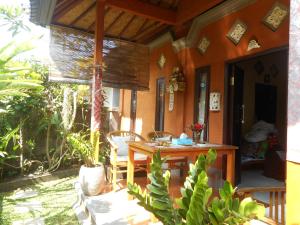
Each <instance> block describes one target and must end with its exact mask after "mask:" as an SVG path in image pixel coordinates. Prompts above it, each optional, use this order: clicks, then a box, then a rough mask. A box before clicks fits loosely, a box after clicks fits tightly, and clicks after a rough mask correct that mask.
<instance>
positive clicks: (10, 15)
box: [0, 5, 30, 36]
mask: <svg viewBox="0 0 300 225" xmlns="http://www.w3.org/2000/svg"><path fill="white" fill-rule="evenodd" d="M25 17H26V14H25V11H24V9H23V8H21V7H15V6H14V7H11V6H5V5H2V6H0V19H1V21H2V23H1V26H8V31H10V32H11V34H12V36H15V35H17V34H18V33H19V32H20V31H22V30H23V31H30V28H29V27H28V26H27V25H26V24H25V23H24V20H25Z"/></svg>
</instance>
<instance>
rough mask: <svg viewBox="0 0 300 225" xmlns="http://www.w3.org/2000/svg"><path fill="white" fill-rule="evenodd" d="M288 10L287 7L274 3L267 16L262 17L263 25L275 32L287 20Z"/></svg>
mask: <svg viewBox="0 0 300 225" xmlns="http://www.w3.org/2000/svg"><path fill="white" fill-rule="evenodd" d="M288 14H289V9H288V7H287V6H285V5H283V4H281V3H279V2H276V3H275V4H274V5H273V7H272V8H271V10H270V11H269V12H268V14H267V15H266V16H265V17H264V19H263V23H264V24H265V25H266V26H267V27H269V28H270V29H271V30H272V31H276V30H277V29H278V27H279V26H280V25H281V23H282V22H283V21H284V19H285V18H287V15H288Z"/></svg>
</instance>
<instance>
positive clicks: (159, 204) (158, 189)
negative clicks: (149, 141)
mask: <svg viewBox="0 0 300 225" xmlns="http://www.w3.org/2000/svg"><path fill="white" fill-rule="evenodd" d="M215 159H216V151H215V150H210V151H209V152H208V154H207V156H204V155H200V156H199V157H198V160H197V161H196V163H195V165H191V166H190V171H189V175H188V177H187V178H186V180H185V182H184V187H183V188H182V189H181V195H182V196H181V198H179V199H176V203H177V207H174V205H175V204H174V202H173V200H172V199H171V197H170V195H169V193H168V189H169V180H170V172H169V171H166V172H165V173H163V172H162V164H163V163H164V161H165V160H162V159H161V156H160V152H157V153H156V154H154V157H153V162H152V164H151V173H150V174H149V180H150V182H151V183H150V184H149V185H147V190H148V191H147V190H145V191H142V189H141V187H140V186H139V185H137V184H129V185H128V189H129V190H128V193H129V194H131V195H133V196H134V197H136V198H137V199H138V201H139V203H138V204H140V205H141V206H143V207H144V208H145V209H146V210H148V211H150V212H151V213H153V214H154V216H155V217H156V218H157V219H159V220H160V221H161V222H162V223H163V224H165V225H175V224H176V225H180V224H182V225H206V224H212V225H225V224H226V225H227V224H228V225H238V224H243V223H245V222H247V221H249V220H251V219H253V218H260V217H263V215H264V212H265V209H264V206H263V205H261V204H259V203H257V202H255V201H253V200H252V199H251V198H246V199H244V200H242V201H241V202H240V200H239V199H238V198H234V197H233V196H234V189H233V188H232V186H231V184H230V183H229V182H227V181H225V183H224V186H223V188H221V189H220V190H219V195H220V197H214V198H213V199H212V188H210V187H209V186H208V177H207V173H206V171H207V169H208V167H209V166H210V165H211V164H212V163H213V162H214V161H215Z"/></svg>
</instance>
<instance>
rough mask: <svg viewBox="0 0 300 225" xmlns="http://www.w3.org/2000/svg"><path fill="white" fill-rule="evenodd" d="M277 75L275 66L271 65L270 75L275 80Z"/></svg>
mask: <svg viewBox="0 0 300 225" xmlns="http://www.w3.org/2000/svg"><path fill="white" fill-rule="evenodd" d="M277 74H278V68H277V66H276V65H275V64H272V65H271V67H270V75H271V76H272V77H273V78H275V77H277Z"/></svg>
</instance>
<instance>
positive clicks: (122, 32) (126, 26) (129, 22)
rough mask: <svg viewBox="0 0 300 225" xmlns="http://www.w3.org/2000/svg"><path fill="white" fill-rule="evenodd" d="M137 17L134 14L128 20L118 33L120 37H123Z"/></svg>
mask: <svg viewBox="0 0 300 225" xmlns="http://www.w3.org/2000/svg"><path fill="white" fill-rule="evenodd" d="M135 18H136V15H133V16H132V17H131V19H130V20H129V21H128V23H127V24H126V25H125V26H124V27H123V29H122V30H121V32H120V33H119V35H118V36H119V37H121V36H122V35H123V34H124V32H125V31H126V30H127V28H128V27H129V26H130V24H131V23H132V22H133V21H134V19H135Z"/></svg>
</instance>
